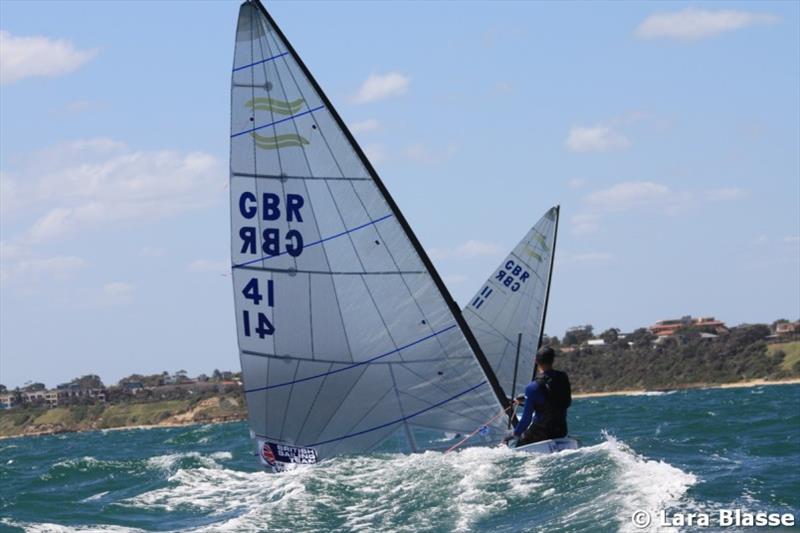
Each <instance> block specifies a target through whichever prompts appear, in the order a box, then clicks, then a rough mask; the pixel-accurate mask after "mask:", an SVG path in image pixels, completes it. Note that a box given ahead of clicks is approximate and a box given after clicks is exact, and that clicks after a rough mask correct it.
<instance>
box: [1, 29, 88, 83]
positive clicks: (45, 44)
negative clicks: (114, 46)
mask: <svg viewBox="0 0 800 533" xmlns="http://www.w3.org/2000/svg"><path fill="white" fill-rule="evenodd" d="M95 55H97V50H79V49H77V48H75V46H74V45H73V44H72V43H71V42H70V41H67V40H65V39H50V38H48V37H18V36H15V35H12V34H11V33H9V32H7V31H2V30H0V84H2V85H8V84H11V83H14V82H16V81H19V80H23V79H25V78H32V77H36V76H45V77H53V76H61V75H64V74H69V73H70V72H73V71H75V70H77V69H78V68H80V67H81V66H83V65H84V64H86V63H87V62H88V61H90V60H91V59H92V58H94V57H95Z"/></svg>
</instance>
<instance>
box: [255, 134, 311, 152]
mask: <svg viewBox="0 0 800 533" xmlns="http://www.w3.org/2000/svg"><path fill="white" fill-rule="evenodd" d="M250 135H252V136H253V139H255V141H256V146H258V147H259V148H261V149H262V150H277V149H278V148H291V147H297V146H303V145H304V144H309V142H308V139H306V138H305V137H303V136H302V135H297V134H294V133H287V134H285V135H275V136H274V137H265V136H263V135H259V134H258V133H255V132H253V133H251V134H250Z"/></svg>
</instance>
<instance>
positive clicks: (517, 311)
mask: <svg viewBox="0 0 800 533" xmlns="http://www.w3.org/2000/svg"><path fill="white" fill-rule="evenodd" d="M558 215H559V209H558V207H553V208H551V209H549V210H548V211H547V213H545V215H544V216H543V217H542V218H541V219H539V221H538V222H537V223H536V224H535V225H534V226H533V227H532V228H531V229H530V231H528V233H527V234H526V235H525V237H524V238H523V239H522V240H521V241H520V242H519V244H517V246H516V247H515V248H514V249H513V250H512V251H511V253H510V254H509V255H508V257H506V258H505V259H504V260H503V261H502V262H501V263H500V265H499V266H498V267H497V269H495V271H494V272H493V273H492V275H491V276H490V277H489V279H488V280H486V283H484V284H483V285H482V286H481V288H480V289H479V290H478V293H477V294H476V295H475V296H474V297H473V298H472V299H471V300H470V301H469V303H468V304H467V305H466V307H465V308H464V317H465V318H466V319H467V323H468V324H469V327H470V329H471V330H472V332H473V333H474V334H475V338H476V339H478V342H479V343H480V345H481V348H482V349H483V353H484V354H485V355H486V359H488V361H489V363H490V364H491V365H492V369H493V370H494V373H495V375H496V376H497V379H498V381H499V382H500V385H501V387H502V388H503V389H504V390H505V391H506V394H508V395H509V396H511V395H512V394H518V393H520V392H521V391H522V389H523V388H524V387H525V385H527V383H528V382H529V381H530V380H531V378H532V376H533V355H534V354H535V353H536V350H537V349H538V347H539V342H540V339H541V335H542V328H543V327H544V315H545V310H546V306H547V295H548V288H549V284H550V272H551V271H552V265H553V257H554V255H553V254H554V251H555V240H556V230H557V227H558ZM518 343H519V354H520V355H519V365H518V368H517V369H516V370H517V373H516V382H515V380H514V377H515V374H514V371H515V366H516V365H517V344H518ZM512 389H514V390H512Z"/></svg>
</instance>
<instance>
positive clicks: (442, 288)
mask: <svg viewBox="0 0 800 533" xmlns="http://www.w3.org/2000/svg"><path fill="white" fill-rule="evenodd" d="M249 1H250V2H251V3H252V4H253V5H255V6H257V7H258V9H259V11H261V13H262V14H263V15H264V16H265V17H266V18H267V20H268V21H269V23H270V25H271V26H272V27H273V28H274V29H275V31H276V32H277V34H278V36H280V38H281V40H282V41H283V42H284V44H285V45H286V49H287V50H288V51H289V53H290V54H291V56H292V58H293V59H294V60H295V61H296V62H297V65H298V66H299V67H300V69H301V70H302V72H303V74H304V75H305V76H306V77H307V78H308V81H309V82H310V83H311V85H312V87H313V88H314V90H315V91H316V92H317V93H318V94H319V97H320V99H321V100H322V102H323V103H324V104H325V107H326V109H327V110H328V111H329V112H330V114H331V116H332V117H333V119H334V121H335V122H336V123H337V125H338V126H339V127H340V128H341V130H342V132H343V133H344V135H345V137H346V138H347V140H348V141H349V142H350V145H351V146H352V148H353V150H354V151H355V153H356V155H357V156H358V158H359V159H360V161H361V163H362V164H363V165H364V168H366V169H367V172H369V174H370V176H371V177H372V179H373V180H374V182H375V184H376V186H377V187H378V190H379V191H380V192H381V194H382V195H383V198H384V200H386V203H387V204H388V206H389V208H390V209H391V211H392V213H393V214H394V216H395V217H396V219H397V221H398V223H399V224H400V226H401V227H402V228H403V230H404V231H405V234H406V236H407V237H408V239H409V241H410V242H411V245H412V246H413V248H414V250H415V251H416V252H417V254H418V255H419V258H420V259H421V261H422V263H423V264H424V265H425V268H426V269H427V270H428V273H429V274H430V276H431V278H432V280H433V282H434V284H435V285H436V287H437V288H438V290H439V292H440V294H441V295H442V297H443V299H444V301H445V303H446V304H447V306H448V308H449V309H450V311H451V313H452V314H453V317H454V318H455V320H456V323H457V324H458V327H459V329H460V330H461V333H462V334H463V335H464V338H465V339H466V340H467V343H468V344H469V346H470V348H471V349H472V353H473V354H474V356H475V358H476V359H477V361H478V364H479V365H480V367H481V370H482V371H483V374H484V376H485V377H486V381H487V382H488V383H489V385H491V387H492V391H493V392H494V395H495V397H496V399H497V401H498V403H499V404H500V406H501V407H503V408H504V409H506V410H507V411H509V413H508V416H509V418H512V417H513V415H512V414H511V413H510V407H511V401H510V400H509V399H508V397H506V395H505V392H504V391H503V388H502V386H501V385H500V381H499V380H498V379H497V376H496V375H495V373H494V371H493V370H492V367H491V364H490V363H489V361H488V359H487V358H486V355H485V354H484V353H483V350H482V349H481V347H480V344H478V341H477V339H476V338H475V335H474V334H473V333H472V330H470V328H469V326H468V325H467V323H466V320H464V317H463V315H462V314H461V310H460V309H459V308H458V306H457V305H456V303H455V300H453V297H452V296H451V295H450V291H449V290H448V289H447V286H446V285H445V284H444V282H443V281H442V279H441V277H440V276H439V273H438V272H437V271H436V268H435V267H434V266H433V263H432V262H431V260H430V258H429V257H428V254H427V253H426V252H425V249H424V248H423V247H422V245H421V244H420V242H419V240H418V239H417V236H416V235H415V234H414V232H413V231H412V229H411V227H410V226H409V224H408V222H407V221H406V219H405V216H403V214H402V212H401V211H400V209H399V208H398V207H397V204H396V203H395V201H394V199H393V198H392V196H391V195H390V194H389V191H388V190H387V189H386V186H385V185H384V184H383V181H381V179H380V177H379V176H378V173H377V171H376V170H375V168H374V167H373V166H372V163H371V162H370V161H369V159H367V156H366V155H365V154H364V152H363V150H362V149H361V146H359V144H358V143H357V142H356V140H355V138H354V137H353V134H352V133H350V129H349V128H348V127H347V125H346V124H345V122H344V121H343V120H342V118H341V117H340V116H339V113H338V111H336V108H335V107H334V106H333V104H331V101H330V100H329V99H328V96H327V95H326V94H325V92H324V91H323V90H322V87H320V85H319V83H317V80H316V79H315V78H314V76H313V75H312V74H311V71H310V70H309V69H308V67H307V66H306V64H305V63H304V62H303V60H302V59H301V58H300V56H299V54H298V53H297V51H296V50H295V49H294V46H292V43H291V42H290V41H289V40H288V39H287V38H286V36H285V35H284V33H283V31H282V30H281V29H280V27H279V26H278V25H277V24H276V23H275V19H273V18H272V16H271V15H270V14H269V12H267V10H266V8H264V5H263V4H262V3H261V1H260V0H249ZM513 418H516V417H513Z"/></svg>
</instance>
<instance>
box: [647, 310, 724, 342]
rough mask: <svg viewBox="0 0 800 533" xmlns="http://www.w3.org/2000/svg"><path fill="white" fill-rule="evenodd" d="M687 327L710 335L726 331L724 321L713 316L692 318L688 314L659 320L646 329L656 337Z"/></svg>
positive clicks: (666, 335)
mask: <svg viewBox="0 0 800 533" xmlns="http://www.w3.org/2000/svg"><path fill="white" fill-rule="evenodd" d="M687 327H692V328H696V329H701V330H703V331H704V332H706V333H708V334H710V335H719V334H721V333H727V332H728V328H727V326H725V323H724V322H722V321H721V320H717V319H715V318H714V317H713V316H708V317H698V318H693V317H692V316H690V315H687V316H684V317H681V318H670V319H666V320H659V321H658V322H656V323H655V324H653V325H652V326H650V327H649V328H648V329H649V330H650V332H651V333H652V334H653V335H656V336H658V337H669V336H670V335H673V334H674V333H675V332H676V331H678V330H679V329H681V328H687Z"/></svg>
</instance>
